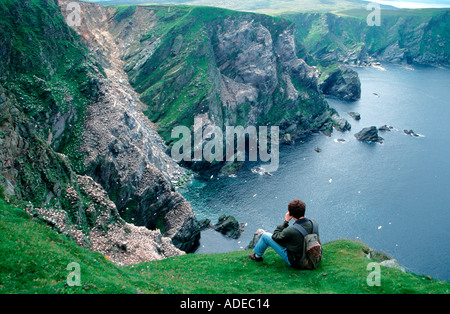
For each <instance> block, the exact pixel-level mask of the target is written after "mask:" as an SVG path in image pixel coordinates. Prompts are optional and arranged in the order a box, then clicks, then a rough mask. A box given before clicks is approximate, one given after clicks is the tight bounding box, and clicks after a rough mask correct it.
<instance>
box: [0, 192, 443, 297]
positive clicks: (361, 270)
mask: <svg viewBox="0 0 450 314" xmlns="http://www.w3.org/2000/svg"><path fill="white" fill-rule="evenodd" d="M24 207H25V204H19V205H18V204H16V205H10V204H7V203H6V202H5V201H3V200H0V238H1V239H2V241H1V242H0V252H2V258H1V259H0V293H27V294H28V293H39V294H47V293H62V294H71V293H77V294H78V293H100V294H105V293H107V294H111V293H114V294H115V293H131V294H134V293H152V294H153V293H157V294H160V293H165V294H181V293H182V294H200V293H201V294H216V293H220V294H238V293H239V294H241V293H252V294H259V293H267V294H291V293H337V294H341V293H342V294H344V293H354V294H360V293H361V294H363V293H364V294H365V293H378V294H379V293H386V294H394V293H421V294H428V293H430V294H446V293H448V290H449V288H450V283H448V282H440V281H437V280H435V279H432V278H429V277H427V276H418V275H415V274H412V273H407V272H406V273H404V272H402V271H400V270H398V269H393V268H386V267H381V273H380V274H381V277H380V286H372V287H370V286H368V284H367V276H368V275H369V274H370V272H371V271H370V270H369V271H368V270H367V265H368V264H369V263H370V262H373V260H370V259H368V258H367V257H366V253H365V251H367V250H368V248H367V246H366V245H364V244H363V243H361V242H357V241H352V240H338V241H333V242H329V243H325V244H324V258H323V260H322V264H321V265H320V266H319V267H318V268H317V269H316V270H314V271H298V270H294V269H292V268H290V267H288V266H287V265H286V264H285V263H284V262H283V261H282V260H281V258H279V256H278V255H277V254H276V253H275V252H274V251H272V250H271V249H269V250H268V251H267V253H266V255H265V256H264V261H263V262H262V263H256V262H253V261H250V260H249V259H248V258H247V255H248V254H249V251H237V252H232V253H226V254H209V255H203V254H187V255H182V256H178V257H172V258H168V259H165V260H160V261H153V262H147V263H142V264H137V265H133V266H127V267H119V266H117V265H115V264H114V263H112V262H111V261H109V260H108V257H107V256H106V257H105V256H102V255H101V254H99V253H95V252H91V251H89V250H87V249H83V248H81V247H79V246H78V245H76V244H75V243H74V242H72V241H70V240H69V239H67V238H66V237H65V236H63V235H60V234H57V233H55V232H54V231H53V230H52V229H51V228H50V227H49V226H47V225H46V224H44V223H42V222H39V221H36V220H34V219H31V218H30V216H29V215H28V214H27V213H26V212H25V211H24ZM5 256H7V257H8V258H4V257H5ZM70 263H78V264H79V266H80V277H79V279H80V281H79V283H80V285H79V286H70V285H68V281H67V279H68V278H69V282H70V280H71V279H73V278H72V276H71V272H72V271H73V268H71V267H69V269H68V265H69V264H70Z"/></svg>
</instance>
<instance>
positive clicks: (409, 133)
mask: <svg viewBox="0 0 450 314" xmlns="http://www.w3.org/2000/svg"><path fill="white" fill-rule="evenodd" d="M403 132H405V134H407V135H411V136H415V137H418V136H419V134H417V133H414V131H413V130H409V131H408V130H406V129H405V130H403Z"/></svg>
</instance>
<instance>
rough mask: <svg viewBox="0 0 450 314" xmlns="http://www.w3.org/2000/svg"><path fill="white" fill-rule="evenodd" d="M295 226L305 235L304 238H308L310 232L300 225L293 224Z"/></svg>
mask: <svg viewBox="0 0 450 314" xmlns="http://www.w3.org/2000/svg"><path fill="white" fill-rule="evenodd" d="M293 226H294V227H295V228H296V229H297V230H298V231H300V233H301V234H302V235H303V237H306V236H307V235H308V232H307V231H306V230H305V228H303V227H302V226H300V224H293Z"/></svg>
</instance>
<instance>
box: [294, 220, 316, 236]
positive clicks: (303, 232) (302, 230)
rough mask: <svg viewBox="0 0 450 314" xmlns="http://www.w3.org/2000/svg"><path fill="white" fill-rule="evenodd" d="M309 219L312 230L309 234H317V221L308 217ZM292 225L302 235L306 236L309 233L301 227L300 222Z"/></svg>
mask: <svg viewBox="0 0 450 314" xmlns="http://www.w3.org/2000/svg"><path fill="white" fill-rule="evenodd" d="M309 221H310V222H311V225H312V232H311V234H317V223H316V222H315V221H314V220H312V219H309ZM293 226H294V227H295V228H296V229H297V230H298V231H300V233H301V234H302V235H303V237H306V236H307V235H308V234H309V233H308V232H307V231H306V230H305V228H303V227H302V226H301V225H300V224H297V223H294V224H293Z"/></svg>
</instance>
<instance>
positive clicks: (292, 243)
mask: <svg viewBox="0 0 450 314" xmlns="http://www.w3.org/2000/svg"><path fill="white" fill-rule="evenodd" d="M305 209H306V205H305V203H304V202H303V201H301V200H293V201H292V202H290V203H289V205H288V212H287V213H286V215H285V217H284V223H283V224H281V225H279V226H278V227H277V228H276V229H275V231H274V232H273V234H271V233H269V232H265V233H263V234H262V235H261V238H260V239H259V241H258V243H257V244H256V246H255V248H254V249H253V252H254V253H253V254H250V255H249V256H248V257H249V258H250V259H252V260H254V261H257V262H261V261H262V260H263V258H262V256H263V255H264V252H265V251H266V249H267V248H268V247H269V246H270V247H272V248H273V249H274V250H275V252H277V253H278V255H280V256H281V257H282V258H283V260H284V261H285V262H286V263H287V264H288V265H290V266H292V267H294V268H301V267H300V261H301V260H302V257H303V245H304V236H303V235H302V233H301V232H299V230H298V229H297V228H296V227H295V226H294V225H295V224H299V225H300V226H301V227H303V228H304V229H305V230H306V232H307V233H308V234H310V233H312V232H313V222H312V221H311V220H309V219H308V218H306V217H305ZM291 219H293V220H294V224H293V225H292V226H289V222H290V221H291ZM316 228H317V230H316V233H317V235H318V234H319V231H318V226H317V224H316Z"/></svg>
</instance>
